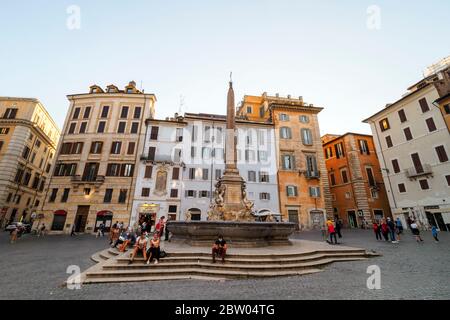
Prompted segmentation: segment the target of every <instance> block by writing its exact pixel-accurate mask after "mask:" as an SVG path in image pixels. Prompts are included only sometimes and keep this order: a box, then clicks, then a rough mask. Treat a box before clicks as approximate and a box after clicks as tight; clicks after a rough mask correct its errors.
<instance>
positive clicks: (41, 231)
mask: <svg viewBox="0 0 450 320" xmlns="http://www.w3.org/2000/svg"><path fill="white" fill-rule="evenodd" d="M45 228H46V227H45V223H43V224H42V226H41V227H40V228H39V231H38V237H40V236H42V237H43V236H44V235H45Z"/></svg>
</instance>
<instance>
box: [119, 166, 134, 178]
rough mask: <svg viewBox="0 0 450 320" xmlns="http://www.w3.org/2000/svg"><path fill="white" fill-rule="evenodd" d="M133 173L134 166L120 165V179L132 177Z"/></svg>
mask: <svg viewBox="0 0 450 320" xmlns="http://www.w3.org/2000/svg"><path fill="white" fill-rule="evenodd" d="M133 173H134V164H129V163H127V164H122V167H121V172H120V175H121V176H122V177H132V176H133Z"/></svg>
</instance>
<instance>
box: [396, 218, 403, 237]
mask: <svg viewBox="0 0 450 320" xmlns="http://www.w3.org/2000/svg"><path fill="white" fill-rule="evenodd" d="M395 227H396V230H397V240H399V241H400V235H401V234H402V233H403V224H402V221H401V220H400V218H399V217H397V219H396V220H395Z"/></svg>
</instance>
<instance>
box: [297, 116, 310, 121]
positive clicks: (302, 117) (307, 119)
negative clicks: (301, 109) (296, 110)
mask: <svg viewBox="0 0 450 320" xmlns="http://www.w3.org/2000/svg"><path fill="white" fill-rule="evenodd" d="M299 120H300V122H301V123H309V117H308V116H300V118H299Z"/></svg>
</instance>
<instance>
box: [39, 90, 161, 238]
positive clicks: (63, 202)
mask: <svg viewBox="0 0 450 320" xmlns="http://www.w3.org/2000/svg"><path fill="white" fill-rule="evenodd" d="M68 99H69V101H70V106H69V110H68V113H67V117H66V120H65V123H64V129H63V135H62V139H61V142H60V144H59V146H58V151H57V156H56V164H55V170H54V171H53V174H52V177H51V181H50V186H49V188H48V190H47V193H46V198H45V204H44V206H43V213H44V217H45V219H44V222H45V224H46V226H47V229H50V230H51V231H52V233H69V232H71V230H72V228H73V227H75V231H76V232H86V233H90V232H95V231H96V228H97V227H98V226H99V225H100V224H101V223H104V224H105V225H106V227H107V229H109V228H110V227H111V224H112V223H113V220H114V222H116V221H119V222H123V223H124V225H125V226H128V224H129V222H130V214H131V208H132V204H133V197H134V190H135V185H136V177H137V170H135V168H136V164H137V163H138V161H139V159H140V157H141V156H142V155H143V154H145V153H146V152H145V151H144V150H143V147H144V141H143V139H141V137H143V136H145V130H146V129H145V128H146V126H145V120H146V119H149V118H153V117H154V105H155V102H156V97H155V95H153V94H144V93H143V92H141V91H139V90H138V89H137V88H136V84H135V83H134V82H130V84H129V85H128V86H126V87H125V89H123V90H119V88H117V87H116V86H114V85H110V86H108V87H107V89H106V90H103V89H102V88H101V87H99V86H97V85H94V86H92V87H91V88H90V91H89V93H85V94H75V95H69V96H68Z"/></svg>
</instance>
